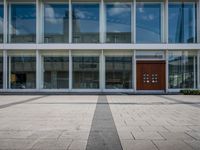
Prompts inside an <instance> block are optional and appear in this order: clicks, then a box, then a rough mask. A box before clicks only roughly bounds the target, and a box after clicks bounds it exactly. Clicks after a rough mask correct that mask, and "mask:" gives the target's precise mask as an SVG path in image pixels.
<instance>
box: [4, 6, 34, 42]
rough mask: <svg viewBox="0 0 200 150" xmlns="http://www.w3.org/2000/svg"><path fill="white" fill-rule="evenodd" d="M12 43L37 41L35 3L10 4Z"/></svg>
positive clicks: (10, 34)
mask: <svg viewBox="0 0 200 150" xmlns="http://www.w3.org/2000/svg"><path fill="white" fill-rule="evenodd" d="M9 6H10V7H9V12H10V14H9V16H10V17H9V36H8V41H9V42H10V43H35V42H36V6H35V4H10V5H9Z"/></svg>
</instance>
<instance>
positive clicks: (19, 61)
mask: <svg viewBox="0 0 200 150" xmlns="http://www.w3.org/2000/svg"><path fill="white" fill-rule="evenodd" d="M8 65H9V66H8V68H9V69H8V70H9V73H8V75H9V77H8V79H9V82H8V83H9V88H11V89H34V88H36V57H35V56H28V55H22V56H19V55H16V56H8Z"/></svg>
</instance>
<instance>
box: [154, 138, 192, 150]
mask: <svg viewBox="0 0 200 150" xmlns="http://www.w3.org/2000/svg"><path fill="white" fill-rule="evenodd" d="M153 142H154V143H155V144H156V146H157V147H158V149H159V150H192V148H191V147H190V146H189V145H188V144H186V143H184V142H183V141H181V140H166V141H162V140H161V141H159V140H158V141H153Z"/></svg>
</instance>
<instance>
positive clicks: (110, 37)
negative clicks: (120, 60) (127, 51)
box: [106, 3, 131, 43]
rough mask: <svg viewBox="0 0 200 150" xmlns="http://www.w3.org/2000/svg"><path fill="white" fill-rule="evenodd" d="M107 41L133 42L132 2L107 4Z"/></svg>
mask: <svg viewBox="0 0 200 150" xmlns="http://www.w3.org/2000/svg"><path fill="white" fill-rule="evenodd" d="M106 24H107V26H106V31H107V32H106V42H107V43H131V4H128V3H114V4H106Z"/></svg>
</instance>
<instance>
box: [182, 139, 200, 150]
mask: <svg viewBox="0 0 200 150" xmlns="http://www.w3.org/2000/svg"><path fill="white" fill-rule="evenodd" d="M185 143H187V144H189V145H190V146H191V147H192V148H193V149H194V150H200V141H196V140H192V141H188V140H185Z"/></svg>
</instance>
